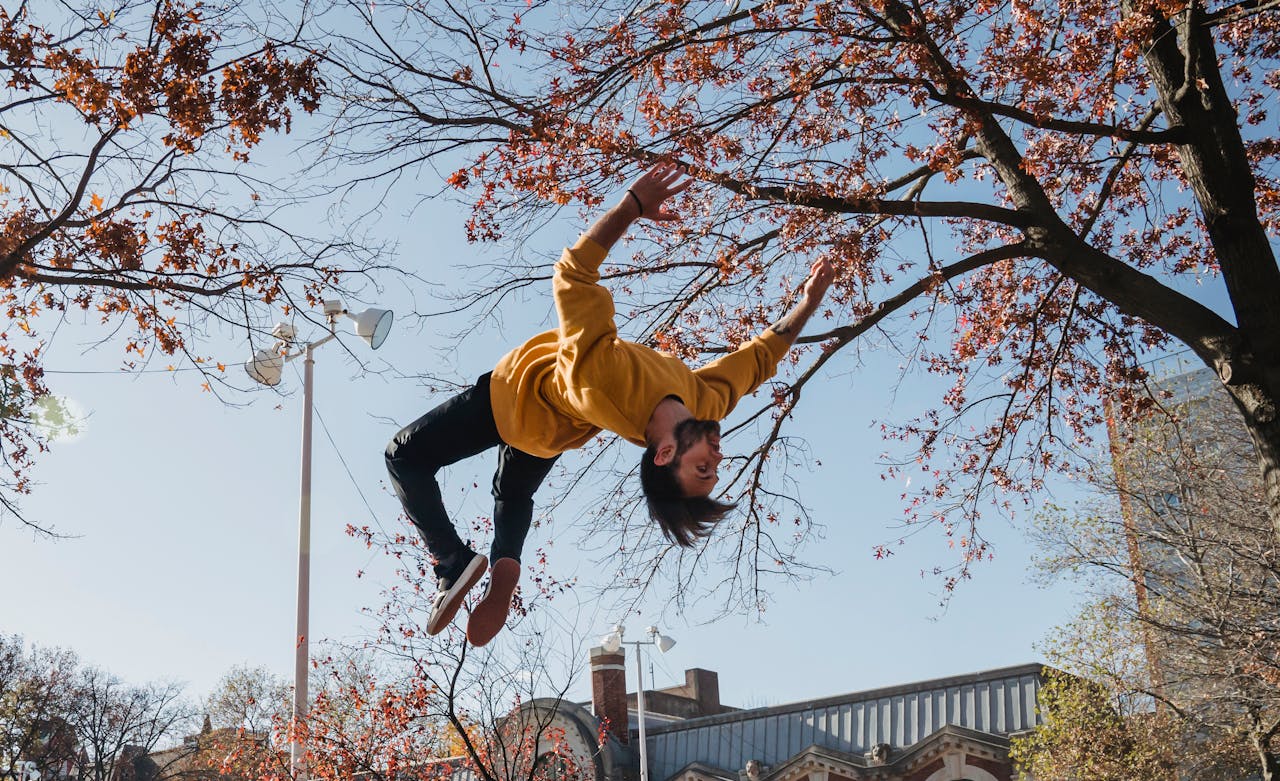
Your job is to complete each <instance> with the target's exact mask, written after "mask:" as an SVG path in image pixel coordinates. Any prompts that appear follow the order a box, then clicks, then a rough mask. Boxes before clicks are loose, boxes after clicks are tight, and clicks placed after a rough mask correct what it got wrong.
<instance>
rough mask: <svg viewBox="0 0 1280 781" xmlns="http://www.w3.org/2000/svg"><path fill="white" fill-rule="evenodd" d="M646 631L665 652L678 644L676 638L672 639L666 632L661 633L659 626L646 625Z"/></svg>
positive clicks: (659, 648)
mask: <svg viewBox="0 0 1280 781" xmlns="http://www.w3.org/2000/svg"><path fill="white" fill-rule="evenodd" d="M644 631H645V633H646V634H648V635H649V637H650V638H651V639H652V640H653V644H654V645H656V646H658V650H659V651H661V652H663V653H664V654H665V653H666V652H667V651H670V650H671V649H672V648H674V647H675V645H676V641H675V640H672V639H671V638H670V637H667V636H666V635H664V634H659V633H658V627H656V626H650V627H645V630H644Z"/></svg>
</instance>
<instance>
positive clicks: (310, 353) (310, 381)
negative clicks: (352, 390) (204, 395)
mask: <svg viewBox="0 0 1280 781" xmlns="http://www.w3.org/2000/svg"><path fill="white" fill-rule="evenodd" d="M329 338H332V335H330V336H329V337H326V339H323V340H321V341H327V340H328V339H329ZM319 344H320V342H315V343H312V344H308V345H307V346H306V348H305V355H304V357H303V359H302V366H303V371H302V479H301V481H300V485H299V489H298V613H297V624H296V626H297V632H296V633H295V635H294V638H293V639H294V651H293V654H294V656H293V729H294V734H293V743H292V745H291V746H290V747H289V770H290V771H291V775H292V776H293V777H294V778H295V779H304V778H305V777H306V768H305V766H304V764H303V761H302V758H303V752H304V750H305V749H304V747H303V745H302V741H301V740H300V739H299V735H298V730H299V729H301V727H302V720H303V719H304V718H306V715H307V668H308V666H309V664H308V663H309V661H310V657H311V636H310V635H311V628H310V623H311V620H310V619H311V617H310V611H311V607H310V606H311V416H312V412H311V410H312V406H313V399H314V385H315V366H316V361H315V350H316V347H317V346H318V345H319Z"/></svg>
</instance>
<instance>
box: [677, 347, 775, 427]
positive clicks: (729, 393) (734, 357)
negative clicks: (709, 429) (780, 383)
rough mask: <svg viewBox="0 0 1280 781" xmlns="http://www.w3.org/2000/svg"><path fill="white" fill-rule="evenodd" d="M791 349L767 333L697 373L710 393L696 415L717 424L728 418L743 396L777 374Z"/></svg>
mask: <svg viewBox="0 0 1280 781" xmlns="http://www.w3.org/2000/svg"><path fill="white" fill-rule="evenodd" d="M788 349H789V345H788V344H787V340H786V339H784V338H783V337H781V336H779V335H778V334H776V333H774V332H773V331H772V330H766V331H765V332H764V333H762V334H760V335H759V336H757V337H756V338H754V339H752V340H751V341H749V342H744V343H743V344H742V346H740V347H739V348H738V349H737V350H734V351H733V352H731V353H729V354H728V355H725V356H723V357H721V358H717V359H716V360H714V361H712V362H711V363H708V364H707V365H705V366H703V367H702V368H700V369H697V370H695V371H694V374H695V375H697V377H698V379H700V380H702V381H703V382H704V383H705V384H706V389H707V391H708V392H709V393H708V394H707V397H706V398H705V399H704V400H703V403H700V404H698V407H699V409H697V410H694V414H695V415H697V416H698V417H700V418H707V419H714V420H720V419H722V418H724V417H725V416H726V415H728V414H729V413H730V412H731V411H732V410H733V408H734V407H736V406H737V405H738V401H739V400H741V399H742V397H743V396H746V395H747V394H749V393H751V392H752V391H754V390H755V389H756V388H758V387H760V383H762V382H764V381H765V380H767V379H769V378H770V377H772V376H773V375H774V373H775V372H777V370H778V362H779V361H781V360H782V356H784V355H786V354H787V350H788Z"/></svg>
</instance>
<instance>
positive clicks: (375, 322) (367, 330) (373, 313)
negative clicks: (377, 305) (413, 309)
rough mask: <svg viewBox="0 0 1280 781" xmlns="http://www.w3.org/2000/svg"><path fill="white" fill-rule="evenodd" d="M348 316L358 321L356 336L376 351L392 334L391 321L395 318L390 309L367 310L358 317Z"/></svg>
mask: <svg viewBox="0 0 1280 781" xmlns="http://www.w3.org/2000/svg"><path fill="white" fill-rule="evenodd" d="M347 316H348V317H350V318H351V319H352V320H355V321H356V324H355V332H356V335H357V336H359V337H360V338H361V339H363V340H365V341H366V342H368V343H369V346H370V347H371V348H373V349H375V350H376V349H378V348H379V347H381V346H382V343H383V342H384V341H386V338H387V334H388V333H390V332H391V321H392V320H393V319H394V317H395V316H394V315H393V314H392V313H391V310H390V309H366V310H364V311H363V312H361V313H360V314H358V315H353V314H348V315H347Z"/></svg>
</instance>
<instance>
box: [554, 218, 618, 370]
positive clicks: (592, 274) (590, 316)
mask: <svg viewBox="0 0 1280 781" xmlns="http://www.w3.org/2000/svg"><path fill="white" fill-rule="evenodd" d="M606 254H607V253H606V252H605V249H604V248H603V247H601V246H600V245H599V244H597V243H596V242H595V241H593V240H592V239H589V238H587V237H586V236H582V237H581V238H579V239H578V243H577V244H574V245H573V246H572V247H570V248H568V249H566V250H565V251H564V254H562V255H561V256H560V260H559V261H558V262H557V263H556V265H555V273H554V275H553V277H552V281H551V290H552V295H553V296H554V298H555V304H556V314H557V316H558V317H559V319H560V359H561V361H567V362H568V363H569V364H570V365H571V366H572V365H573V364H576V363H577V362H578V361H579V360H580V359H581V358H582V357H583V356H584V355H586V354H587V353H589V352H590V351H591V349H592V348H593V347H595V346H597V345H601V344H605V345H611V344H613V342H614V340H615V339H617V336H618V329H617V326H616V325H615V324H614V322H613V296H612V295H610V294H609V291H608V290H606V289H605V288H603V287H601V286H600V264H601V263H602V262H604V258H605V255H606ZM564 368H569V367H564Z"/></svg>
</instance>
